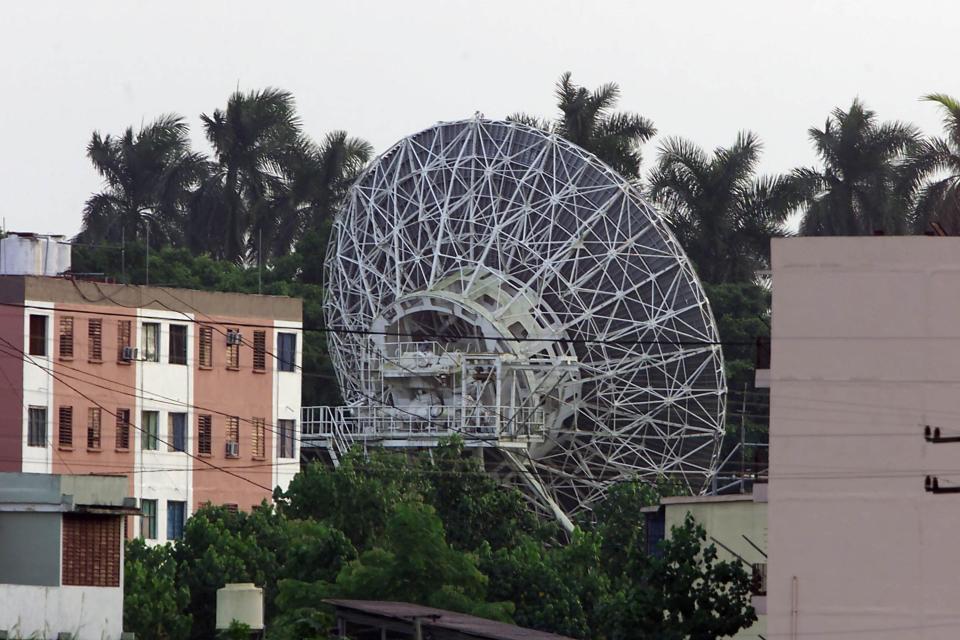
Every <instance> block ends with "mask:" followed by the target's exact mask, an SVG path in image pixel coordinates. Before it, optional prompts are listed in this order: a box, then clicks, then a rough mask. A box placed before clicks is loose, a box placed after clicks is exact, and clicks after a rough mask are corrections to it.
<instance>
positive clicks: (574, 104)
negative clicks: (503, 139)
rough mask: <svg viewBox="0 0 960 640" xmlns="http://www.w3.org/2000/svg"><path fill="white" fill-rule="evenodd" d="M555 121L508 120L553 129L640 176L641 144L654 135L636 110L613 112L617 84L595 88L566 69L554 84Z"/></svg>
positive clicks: (632, 177) (634, 176) (623, 172)
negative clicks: (582, 84) (576, 79)
mask: <svg viewBox="0 0 960 640" xmlns="http://www.w3.org/2000/svg"><path fill="white" fill-rule="evenodd" d="M556 97H557V106H558V107H559V109H560V114H559V118H558V119H557V120H556V121H555V122H550V121H548V120H541V119H539V118H536V117H533V116H529V115H526V114H522V113H518V114H514V115H512V116H510V117H508V118H507V119H508V120H512V121H515V122H521V123H523V124H527V125H530V126H533V127H537V128H539V129H543V130H546V131H552V132H554V133H556V134H558V135H560V136H563V137H564V138H566V139H567V140H569V141H571V142H573V143H574V144H576V145H579V146H580V147H583V148H584V149H586V150H587V151H589V152H591V153H593V154H594V155H595V156H597V157H598V158H600V159H601V160H602V161H604V162H606V163H607V164H608V165H610V166H611V167H612V168H613V169H614V170H615V171H617V172H618V173H620V175H622V176H624V177H626V178H627V179H629V180H637V179H639V177H640V162H641V159H642V158H641V154H640V145H642V144H643V143H644V142H646V141H647V140H649V139H650V138H652V137H653V136H654V135H656V133H657V130H656V129H655V128H654V126H653V122H652V121H650V120H648V119H647V118H644V117H643V116H640V115H638V114H635V113H624V112H614V111H613V108H614V106H616V104H617V100H618V99H619V98H620V87H619V86H617V85H616V84H614V83H612V82H610V83H607V84H604V85H602V86H600V87H599V88H597V89H595V90H594V91H589V90H588V89H586V88H585V87H579V86H577V85H575V84H573V82H572V81H571V74H570V72H569V71H567V72H566V73H564V74H563V75H562V76H560V80H559V81H558V82H557V88H556Z"/></svg>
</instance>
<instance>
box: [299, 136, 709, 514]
mask: <svg viewBox="0 0 960 640" xmlns="http://www.w3.org/2000/svg"><path fill="white" fill-rule="evenodd" d="M326 267H327V289H326V298H325V303H324V304H325V306H324V312H325V316H326V322H327V326H328V328H329V331H330V333H329V334H328V339H329V346H330V351H331V355H332V358H333V362H334V366H335V368H336V373H337V378H338V380H339V383H340V387H341V391H342V393H343V396H344V398H345V400H346V402H347V406H346V407H344V408H342V409H338V410H332V409H324V410H323V411H322V412H320V414H322V417H318V418H315V419H314V420H313V423H314V424H313V426H311V425H310V424H308V423H310V422H311V420H310V419H307V420H305V423H304V432H305V434H306V435H309V434H310V433H321V432H322V434H325V435H328V436H330V442H331V443H332V444H331V446H333V447H334V448H339V449H342V448H345V447H347V446H349V445H351V444H353V443H358V442H361V441H362V442H363V443H364V444H381V445H384V446H395V447H410V448H425V447H431V446H436V444H437V443H438V442H440V441H442V439H443V438H444V437H445V436H450V435H455V434H460V436H461V437H462V438H463V440H464V443H465V445H466V446H468V447H474V450H475V452H476V453H477V455H479V456H482V457H483V463H484V465H485V466H486V468H487V469H488V470H490V471H491V472H492V473H496V474H498V475H500V476H501V477H502V478H503V479H504V480H506V481H512V482H516V483H518V484H520V485H522V486H523V487H524V488H525V489H526V491H527V495H529V496H531V498H533V499H534V500H535V501H536V503H537V504H538V505H540V506H541V507H542V508H544V509H546V510H549V511H552V512H553V513H554V514H556V515H557V517H558V518H560V520H561V522H564V523H566V524H569V521H568V520H567V517H568V516H570V515H571V514H573V513H575V512H576V511H578V510H580V509H583V508H585V507H589V505H590V503H591V502H593V501H594V500H596V499H597V498H599V497H601V496H602V494H603V492H604V490H605V489H606V488H607V487H608V486H609V485H610V483H612V482H618V481H624V480H631V481H632V480H636V479H638V478H639V479H650V480H653V479H656V478H658V477H660V476H667V477H672V478H675V479H679V480H680V481H682V482H685V483H686V484H687V485H688V486H689V487H690V488H691V489H692V490H698V489H700V488H701V487H702V486H704V483H705V482H706V481H707V480H708V479H709V478H710V476H711V475H712V473H713V472H714V468H715V465H716V462H717V454H718V450H719V444H720V440H721V437H722V433H723V416H724V404H725V392H726V385H725V379H724V373H723V358H722V354H721V351H720V347H719V344H718V335H717V329H716V326H715V324H714V321H713V317H712V314H711V312H710V308H709V305H708V302H707V299H706V297H705V295H704V292H703V289H702V287H701V286H700V283H699V281H698V280H697V277H696V275H695V274H694V271H693V269H692V268H691V265H690V262H689V261H688V259H687V258H686V256H685V255H684V253H683V250H682V249H681V248H680V246H679V245H678V243H677V241H676V239H675V238H674V237H673V235H672V234H671V233H670V231H669V230H668V229H667V227H666V225H665V223H664V221H663V220H662V218H661V217H660V216H659V215H658V213H657V212H656V211H655V210H654V209H653V208H651V206H650V205H648V204H647V203H646V202H645V201H644V200H643V198H642V197H641V196H640V194H639V193H638V191H637V190H636V188H634V187H633V186H631V185H630V184H629V183H628V182H626V181H625V180H624V179H623V178H621V177H620V176H619V175H617V174H616V173H615V172H614V171H612V170H611V169H610V168H608V167H607V166H606V165H604V164H603V163H601V162H600V161H599V160H597V159H596V158H595V157H594V156H592V155H591V154H590V153H588V152H586V151H584V150H583V149H581V148H579V147H577V146H575V145H573V144H571V143H570V142H567V141H566V140H564V139H562V138H560V137H558V136H556V135H551V134H549V133H546V132H543V131H540V130H537V129H533V128H530V127H527V126H524V125H521V124H517V123H512V122H493V121H486V120H482V119H472V120H465V121H462V122H450V123H442V124H438V125H437V126H435V127H432V128H430V129H427V130H426V131H422V132H420V133H417V134H415V135H412V136H410V137H408V138H405V139H404V140H401V141H400V142H399V143H397V144H396V145H395V146H394V147H393V148H391V149H390V150H389V151H387V152H386V153H384V154H383V155H382V156H380V157H379V158H378V159H377V160H375V161H374V162H373V163H372V164H371V165H370V166H369V167H368V168H367V169H366V170H365V172H364V173H363V174H362V175H361V176H360V178H359V179H358V180H357V181H356V183H355V184H354V186H353V187H352V188H351V190H350V192H349V195H348V199H347V202H346V204H345V206H344V207H343V210H342V211H340V212H339V213H338V215H337V216H336V219H335V222H334V224H333V230H332V236H331V239H330V246H329V249H328V256H327V264H326ZM320 414H318V415H320ZM321 423H322V424H321Z"/></svg>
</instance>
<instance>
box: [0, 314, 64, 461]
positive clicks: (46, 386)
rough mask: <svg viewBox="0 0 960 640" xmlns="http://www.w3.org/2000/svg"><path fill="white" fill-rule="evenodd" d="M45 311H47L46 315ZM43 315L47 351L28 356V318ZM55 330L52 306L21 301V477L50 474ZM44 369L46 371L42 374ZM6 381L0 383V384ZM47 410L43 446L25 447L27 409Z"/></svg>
mask: <svg viewBox="0 0 960 640" xmlns="http://www.w3.org/2000/svg"><path fill="white" fill-rule="evenodd" d="M46 309H49V311H46ZM31 315H45V316H46V317H47V350H46V356H31V355H29V353H30V316H31ZM56 333H57V328H56V327H55V326H54V324H53V304H52V303H50V302H39V301H35V300H25V301H24V310H23V344H22V345H21V348H22V349H23V352H24V354H27V355H25V356H24V360H23V406H22V407H21V419H22V422H21V424H23V432H22V441H21V450H22V455H23V466H22V468H21V470H22V471H23V472H24V473H50V472H51V471H52V470H53V378H52V377H51V375H50V374H51V373H52V372H53V354H54V350H53V349H54V344H53V339H54V335H56ZM45 369H47V370H49V372H48V371H46V370H45ZM5 382H6V381H4V380H0V384H3V383H5ZM31 406H35V407H46V408H47V446H45V447H30V446H27V442H28V439H27V438H28V434H29V430H28V428H27V415H28V411H27V409H28V407H31Z"/></svg>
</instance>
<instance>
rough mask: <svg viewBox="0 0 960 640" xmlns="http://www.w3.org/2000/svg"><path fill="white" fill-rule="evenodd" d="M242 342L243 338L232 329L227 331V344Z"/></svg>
mask: <svg viewBox="0 0 960 640" xmlns="http://www.w3.org/2000/svg"><path fill="white" fill-rule="evenodd" d="M242 342H243V336H242V335H241V334H240V332H239V331H234V330H232V329H229V330H227V344H228V345H234V344H241V343H242Z"/></svg>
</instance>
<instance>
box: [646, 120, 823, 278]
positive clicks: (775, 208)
mask: <svg viewBox="0 0 960 640" xmlns="http://www.w3.org/2000/svg"><path fill="white" fill-rule="evenodd" d="M761 148H762V145H761V143H760V141H759V140H758V139H757V137H756V136H755V135H754V134H752V133H749V132H744V133H740V134H739V135H738V136H737V140H736V142H734V144H733V145H732V146H730V147H720V148H717V149H715V150H714V152H713V154H712V156H708V155H707V154H706V153H705V152H704V151H703V149H701V148H700V147H698V146H696V145H695V144H693V143H691V142H688V141H686V140H682V139H680V138H669V139H667V140H666V141H664V143H663V144H662V145H661V146H660V149H659V158H658V162H657V166H656V167H655V168H654V170H653V172H652V173H651V175H650V187H649V193H650V197H651V198H652V199H653V200H654V201H656V202H658V203H659V204H661V205H663V207H664V211H665V215H666V218H667V221H668V222H669V224H670V226H671V227H672V228H673V230H674V233H675V234H676V236H677V239H678V240H679V242H680V244H681V245H682V246H683V248H684V249H685V250H686V252H687V255H688V256H689V257H690V258H691V260H693V262H694V264H695V265H696V266H697V273H698V274H699V275H700V277H701V278H703V280H705V281H706V282H709V283H721V282H739V281H751V280H753V279H754V277H755V272H756V271H757V270H759V269H764V268H767V266H768V265H769V251H770V238H771V237H773V236H779V235H784V234H785V233H786V229H785V228H784V220H785V219H786V218H787V216H788V215H789V214H790V213H791V212H793V211H795V210H796V208H797V207H798V206H799V205H800V203H801V202H802V201H803V196H804V194H803V191H802V189H801V185H800V183H799V182H798V181H797V180H796V179H794V178H793V177H791V176H772V177H759V178H758V177H755V172H756V167H757V162H758V161H759V158H760V151H761Z"/></svg>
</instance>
